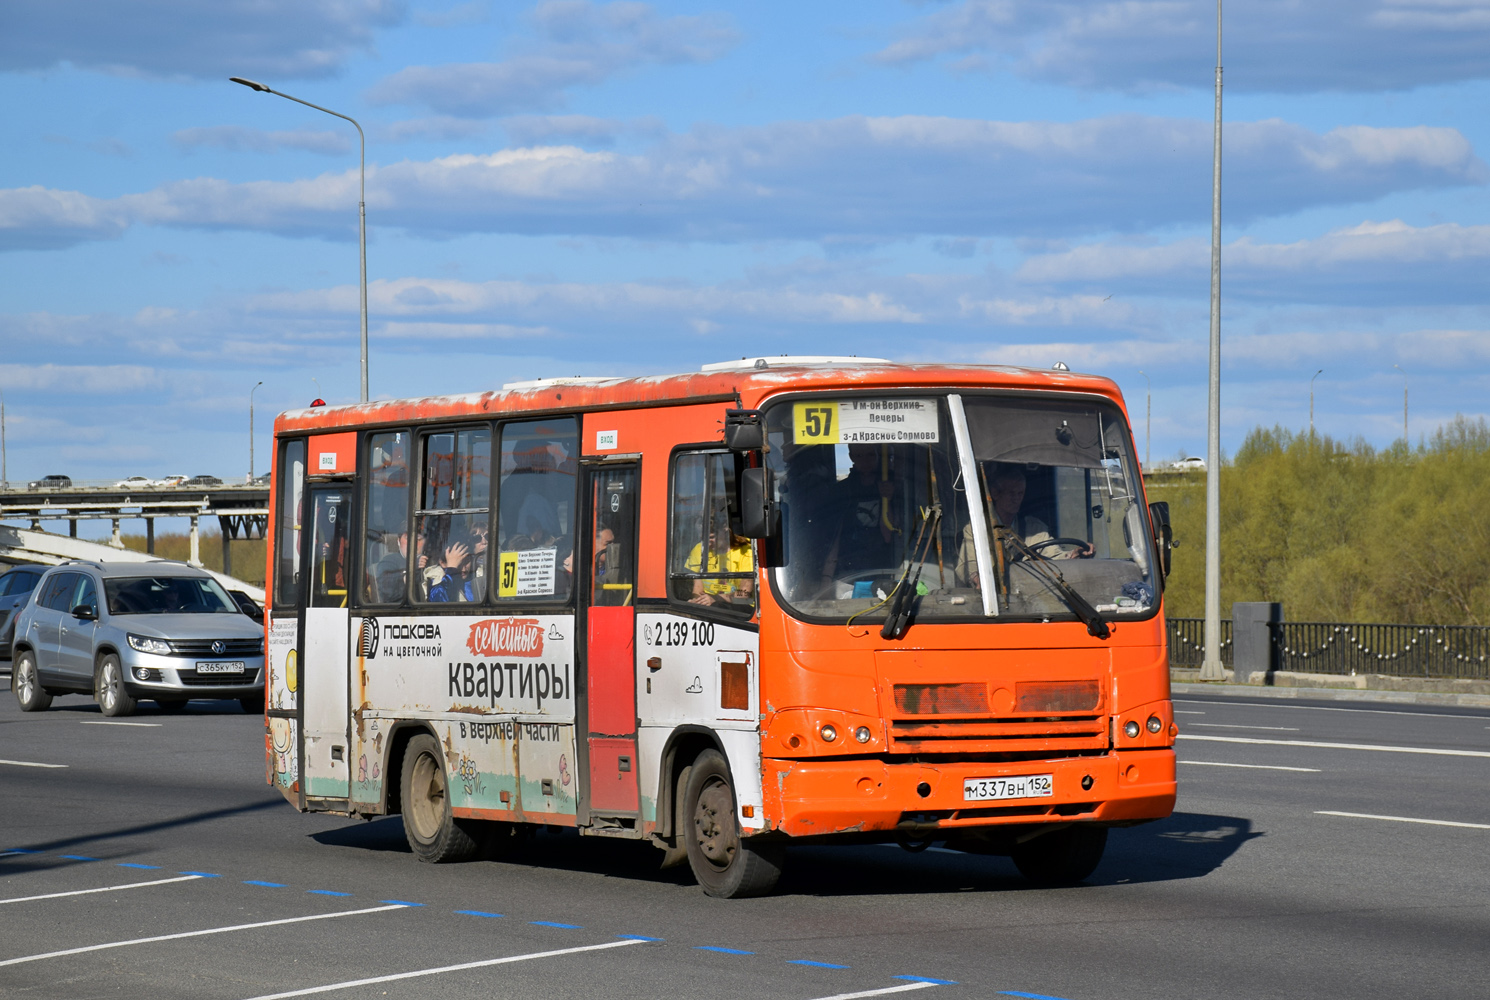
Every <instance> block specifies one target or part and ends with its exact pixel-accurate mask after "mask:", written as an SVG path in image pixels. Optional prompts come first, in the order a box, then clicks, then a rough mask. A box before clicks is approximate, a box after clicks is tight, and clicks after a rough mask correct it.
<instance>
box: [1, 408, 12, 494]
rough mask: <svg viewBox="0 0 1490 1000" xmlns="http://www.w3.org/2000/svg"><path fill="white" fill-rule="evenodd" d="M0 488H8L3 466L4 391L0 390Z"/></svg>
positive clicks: (8, 479)
mask: <svg viewBox="0 0 1490 1000" xmlns="http://www.w3.org/2000/svg"><path fill="white" fill-rule="evenodd" d="M0 489H10V475H9V473H8V472H7V471H6V468H5V393H3V392H0Z"/></svg>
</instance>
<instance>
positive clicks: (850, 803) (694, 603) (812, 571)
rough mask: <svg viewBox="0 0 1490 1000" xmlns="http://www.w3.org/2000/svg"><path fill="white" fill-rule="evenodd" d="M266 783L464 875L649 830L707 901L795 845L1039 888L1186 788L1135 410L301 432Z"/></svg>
mask: <svg viewBox="0 0 1490 1000" xmlns="http://www.w3.org/2000/svg"><path fill="white" fill-rule="evenodd" d="M275 439H276V445H275V447H276V452H275V454H276V459H275V466H274V478H273V500H272V513H271V523H270V538H271V544H270V552H269V574H268V590H269V594H268V617H267V625H266V628H267V649H268V654H269V656H268V659H269V664H270V667H269V672H268V676H267V679H266V684H267V689H266V695H267V699H266V701H267V708H266V727H265V730H266V740H265V744H266V771H267V778H268V781H269V782H270V783H271V784H273V785H275V786H277V787H278V788H279V789H280V790H281V791H282V792H283V793H284V795H285V797H286V798H287V799H289V800H290V801H291V802H292V803H293V804H295V805H296V806H297V807H298V808H299V809H301V810H312V811H326V812H333V813H342V814H348V815H358V816H364V817H372V816H379V815H386V814H393V813H401V814H402V816H403V824H404V828H405V831H406V832H407V836H408V840H409V843H410V845H411V847H412V848H413V851H414V853H415V854H416V855H417V856H418V857H419V858H420V859H421V860H424V861H453V860H458V859H462V858H467V857H471V856H473V855H475V854H476V853H477V852H478V851H480V850H483V849H484V850H487V851H494V850H498V849H500V848H501V847H502V845H504V844H507V843H510V842H511V841H513V840H515V839H516V838H517V837H519V836H520V835H522V834H524V833H525V832H531V831H533V830H536V829H538V828H542V827H547V828H550V829H552V828H563V827H574V828H577V829H578V831H579V832H580V833H581V834H585V835H590V836H604V837H621V838H632V839H644V840H650V841H651V842H653V843H654V844H656V845H658V846H659V847H661V848H663V849H664V850H665V851H666V852H667V854H666V856H665V858H664V861H665V862H668V863H681V862H682V861H683V860H684V859H686V861H687V863H688V864H689V865H690V866H691V867H692V869H693V871H694V873H695V875H696V876H697V878H698V881H699V882H700V883H701V885H702V886H703V887H704V889H705V891H707V892H708V893H710V894H712V895H716V896H725V897H730V896H745V895H752V894H759V893H763V892H766V891H769V890H770V888H771V887H772V886H773V885H774V883H775V881H776V879H777V877H778V876H779V874H780V871H781V866H782V863H783V860H784V857H785V850H784V848H785V846H786V845H787V844H791V843H797V842H819V843H821V842H846V843H848V842H859V843H862V842H875V841H882V842H899V843H900V844H901V845H902V846H904V847H906V848H908V849H912V850H914V849H919V848H920V847H923V846H925V845H926V844H929V843H932V842H935V841H945V842H947V843H949V844H950V845H951V846H953V847H956V848H959V849H963V850H968V851H974V852H981V853H988V854H1002V855H1008V856H1011V857H1012V858H1013V859H1014V861H1015V863H1016V864H1017V865H1018V866H1019V868H1020V870H1021V871H1022V872H1024V873H1025V875H1026V876H1028V877H1029V878H1031V879H1033V880H1035V881H1038V882H1070V881H1076V880H1080V879H1082V878H1085V877H1086V876H1087V875H1089V874H1090V873H1091V872H1092V870H1093V869H1094V868H1095V866H1096V865H1097V863H1098V861H1099V860H1100V859H1101V856H1102V852H1103V848H1104V845H1105V843H1106V838H1107V829H1108V828H1109V827H1112V826H1123V825H1129V824H1134V823H1140V822H1144V821H1147V820H1153V819H1159V818H1162V817H1164V816H1167V815H1168V814H1169V813H1170V811H1171V810H1172V808H1173V805H1174V800H1175V757H1174V751H1173V743H1174V736H1175V734H1176V729H1175V728H1174V726H1173V722H1172V711H1171V705H1170V697H1169V671H1168V661H1167V656H1166V650H1165V633H1164V621H1163V611H1162V592H1163V584H1164V574H1165V572H1166V571H1167V568H1168V567H1167V564H1168V549H1169V528H1168V510H1167V508H1166V507H1165V506H1164V505H1163V504H1153V505H1148V504H1146V503H1145V498H1144V492H1143V482H1142V479H1141V478H1140V475H1139V469H1138V466H1137V463H1136V461H1135V458H1134V448H1133V436H1132V433H1131V431H1130V429H1129V425H1128V422H1127V418H1126V415H1125V412H1124V409H1123V403H1122V399H1121V396H1120V394H1119V392H1118V390H1117V387H1116V386H1115V385H1114V384H1113V383H1112V382H1110V381H1108V380H1107V379H1103V378H1099V377H1095V376H1090V375H1079V374H1074V373H1071V372H1068V371H1064V370H1058V371H1038V370H1030V369H1021V368H1004V367H991V366H927V365H898V364H891V363H889V362H880V361H875V360H871V359H854V358H787V357H783V358H760V359H744V360H742V361H740V362H734V363H726V364H720V365H710V366H707V367H706V368H705V369H704V370H703V371H702V372H700V373H698V374H684V375H671V376H658V377H646V378H625V379H620V378H597V379H588V378H573V379H554V380H543V381H537V382H525V383H515V384H511V385H507V386H504V387H503V389H502V390H500V391H493V392H485V393H479V394H472V395H461V396H445V397H431V398H424V399H409V400H395V401H389V402H374V403H366V404H361V405H357V406H341V407H316V408H313V409H306V410H298V411H291V412H287V413H284V414H282V415H280V417H279V418H278V420H276V422H275Z"/></svg>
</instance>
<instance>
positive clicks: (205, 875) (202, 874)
mask: <svg viewBox="0 0 1490 1000" xmlns="http://www.w3.org/2000/svg"><path fill="white" fill-rule="evenodd" d="M181 874H183V875H195V876H196V877H197V878H222V876H221V875H216V874H213V873H212V872H182V873H181Z"/></svg>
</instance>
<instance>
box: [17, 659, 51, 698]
mask: <svg viewBox="0 0 1490 1000" xmlns="http://www.w3.org/2000/svg"><path fill="white" fill-rule="evenodd" d="M15 672H16V679H15V690H16V701H18V702H20V703H21V711H23V712H45V711H46V710H47V709H48V708H51V707H52V696H51V695H50V694H49V693H47V690H46V689H45V688H43V687H42V686H41V678H40V677H38V676H37V674H36V654H35V653H33V652H31V650H29V649H27V650H23V651H22V652H21V654H20V655H19V656H17V657H16V659H15Z"/></svg>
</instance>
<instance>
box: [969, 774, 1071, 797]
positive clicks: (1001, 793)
mask: <svg viewBox="0 0 1490 1000" xmlns="http://www.w3.org/2000/svg"><path fill="white" fill-rule="evenodd" d="M1054 794H1055V781H1054V779H1053V776H1052V775H1049V774H1014V775H1010V776H1008V777H1006V778H964V779H963V782H962V798H963V800H964V801H967V802H989V801H993V800H995V799H1040V798H1045V797H1047V796H1050V795H1054Z"/></svg>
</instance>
